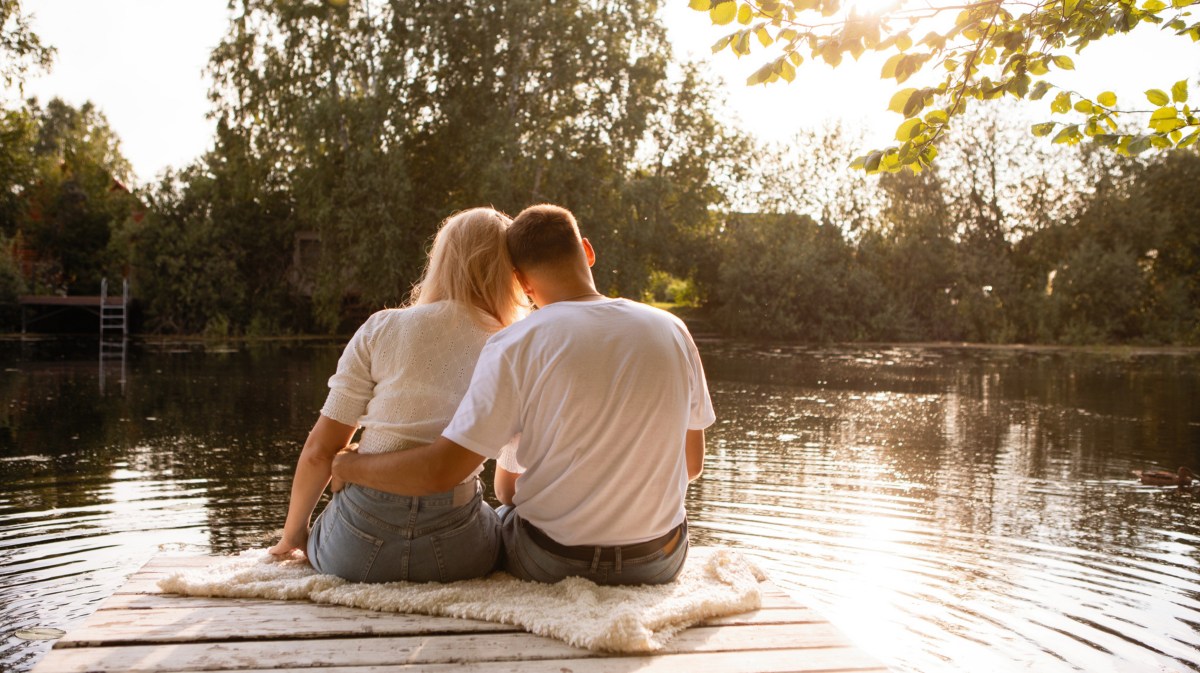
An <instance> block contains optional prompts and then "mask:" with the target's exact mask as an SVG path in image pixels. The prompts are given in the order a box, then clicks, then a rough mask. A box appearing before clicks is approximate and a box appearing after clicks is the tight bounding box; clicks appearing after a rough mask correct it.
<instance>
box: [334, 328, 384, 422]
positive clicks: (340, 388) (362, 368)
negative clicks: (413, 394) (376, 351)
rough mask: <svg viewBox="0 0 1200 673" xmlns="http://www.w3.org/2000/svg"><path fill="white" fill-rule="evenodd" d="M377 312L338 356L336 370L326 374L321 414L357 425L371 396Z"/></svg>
mask: <svg viewBox="0 0 1200 673" xmlns="http://www.w3.org/2000/svg"><path fill="white" fill-rule="evenodd" d="M377 316H379V314H375V315H373V316H371V317H370V318H368V319H367V321H366V322H365V323H363V325H362V326H361V327H359V328H358V331H357V332H355V333H354V336H353V337H351V338H350V342H349V343H348V344H346V349H345V350H344V351H342V356H341V357H340V358H338V366H337V371H336V372H335V373H334V375H333V376H331V377H329V395H328V396H327V397H326V398H325V405H324V406H322V407H321V415H323V416H326V417H327V418H331V419H333V420H335V421H337V422H339V423H345V424H346V425H358V421H359V419H361V418H362V417H363V416H364V415H365V414H366V413H367V405H368V403H370V401H371V398H372V397H373V396H374V395H375V379H374V378H373V377H372V375H371V346H372V343H373V340H374V339H373V337H374V330H375V327H376V326H377V323H378V321H379V318H378V317H377Z"/></svg>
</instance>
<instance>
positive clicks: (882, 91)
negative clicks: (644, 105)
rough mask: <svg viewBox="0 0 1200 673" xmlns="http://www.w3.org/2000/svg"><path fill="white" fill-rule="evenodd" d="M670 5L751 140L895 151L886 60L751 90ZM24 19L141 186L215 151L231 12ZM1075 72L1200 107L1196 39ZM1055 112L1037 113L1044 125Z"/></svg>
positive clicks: (1151, 35)
mask: <svg viewBox="0 0 1200 673" xmlns="http://www.w3.org/2000/svg"><path fill="white" fill-rule="evenodd" d="M662 4H663V5H664V9H663V16H664V19H665V21H666V23H667V26H668V30H669V34H670V38H671V41H672V43H673V44H674V46H675V49H676V54H677V56H678V57H680V58H690V59H693V60H699V61H703V62H707V63H708V64H710V67H711V68H712V70H713V71H714V72H715V73H716V74H717V75H720V76H722V77H724V79H725V80H726V87H727V90H728V95H727V96H724V98H725V100H726V101H727V102H728V105H729V108H730V110H731V112H732V113H733V114H734V115H735V116H736V118H737V119H738V120H740V123H741V124H742V125H743V126H744V127H745V128H747V129H749V130H751V131H753V132H754V133H756V134H757V135H759V136H760V137H762V138H765V139H776V140H780V139H785V138H787V137H789V136H791V135H792V134H794V133H795V132H796V131H798V130H800V129H802V128H805V127H813V126H818V125H820V124H821V123H823V122H824V121H826V120H831V119H843V120H844V121H845V122H846V123H847V124H848V125H850V126H861V127H863V128H864V129H865V130H866V131H867V134H868V142H870V143H872V144H883V143H888V142H890V139H891V135H892V133H893V131H894V130H895V127H896V125H897V124H898V123H899V122H900V121H901V120H900V118H899V115H896V114H894V113H890V112H887V111H886V108H887V103H888V99H889V98H890V97H891V94H892V92H894V90H895V83H894V82H890V81H889V82H881V81H880V80H879V71H880V67H881V65H882V60H883V59H881V58H877V57H876V56H875V55H874V54H868V55H864V56H863V59H862V61H861V62H859V63H854V62H852V61H847V62H845V63H843V64H842V65H841V66H839V67H838V68H837V70H834V69H832V68H830V67H828V66H826V65H825V64H823V63H808V62H806V63H805V64H804V65H803V66H802V67H801V68H800V69H799V71H798V73H797V78H796V81H795V82H793V83H791V84H784V83H777V84H772V85H766V86H762V85H760V86H756V87H750V88H748V87H746V86H745V81H746V77H747V76H748V75H749V74H750V73H751V72H753V71H754V70H756V69H757V68H758V66H759V65H761V63H762V62H763V61H762V60H761V57H759V56H757V55H756V54H757V52H756V53H755V54H752V55H751V56H749V57H745V58H742V59H737V58H735V57H734V56H733V54H732V52H729V51H724V52H722V53H721V54H719V55H716V56H714V55H712V53H711V51H710V50H709V47H710V45H711V44H712V43H713V42H715V41H716V40H717V39H718V38H719V37H721V36H723V35H725V34H726V33H727V32H729V29H730V28H731V27H730V26H725V27H722V26H713V25H712V24H711V22H710V21H709V19H708V16H707V14H704V13H700V12H695V11H692V10H690V9H688V8H687V2H686V0H665V1H664V2H663V3H662ZM22 7H23V9H24V10H25V11H26V12H28V13H32V14H33V15H34V21H33V25H34V30H35V31H36V32H37V33H38V34H39V35H41V37H42V39H43V40H45V41H46V42H48V43H49V44H51V45H53V46H55V47H56V48H57V49H58V57H57V59H56V61H55V64H54V67H53V69H52V70H51V72H50V74H48V75H45V76H42V77H35V78H32V79H31V80H30V81H29V82H27V84H26V95H36V96H38V97H39V98H40V99H42V100H43V101H45V100H49V99H50V98H51V97H54V96H58V97H60V98H63V99H64V100H66V101H67V102H69V103H72V104H74V105H78V104H80V103H83V102H84V101H85V100H91V101H92V102H94V103H96V104H97V105H98V106H99V107H100V109H101V110H103V111H104V113H105V115H106V116H107V118H108V121H109V123H110V124H111V125H112V127H113V128H114V129H115V130H116V132H117V134H118V136H119V137H120V138H121V141H122V150H123V152H124V154H125V156H126V157H128V158H129V160H130V162H131V163H132V164H133V168H134V172H135V173H136V174H137V177H138V180H139V182H142V183H144V182H147V181H150V180H153V179H154V177H155V176H156V175H157V174H158V173H159V172H161V171H162V170H163V169H164V168H166V167H168V166H171V167H176V168H178V167H181V166H183V165H185V164H187V163H189V162H190V161H192V160H193V159H195V158H196V157H198V156H199V155H201V154H202V153H203V152H204V151H205V150H207V149H208V148H210V147H211V145H212V136H213V124H212V122H210V121H209V120H208V119H207V118H206V114H207V112H208V111H209V109H210V104H209V101H208V98H207V93H208V88H209V83H208V80H207V78H206V77H205V76H204V74H203V69H204V67H205V65H206V63H207V62H208V56H209V53H210V52H211V50H212V48H213V47H214V46H216V44H217V43H218V41H219V40H220V39H221V37H222V35H223V34H224V32H225V28H226V16H227V11H228V10H227V1H226V0H169V1H167V0H103V1H102V2H101V1H98V0H25V1H24V2H23V3H22ZM1075 61H1076V65H1077V70H1076V72H1075V73H1074V74H1073V76H1071V77H1070V78H1069V79H1068V78H1067V77H1065V76H1064V75H1060V74H1058V73H1056V74H1055V75H1054V77H1052V78H1051V81H1053V82H1054V83H1056V84H1061V85H1065V86H1069V87H1071V88H1075V89H1077V90H1079V91H1081V92H1088V93H1091V94H1093V95H1094V94H1097V93H1099V92H1100V91H1103V90H1106V89H1108V90H1114V91H1116V92H1117V94H1118V95H1119V96H1120V97H1121V98H1122V99H1123V100H1131V101H1132V100H1137V101H1139V102H1140V101H1142V100H1144V99H1143V98H1142V94H1141V92H1142V91H1144V90H1145V89H1147V88H1150V87H1157V88H1169V87H1170V85H1171V84H1173V83H1174V82H1175V81H1177V80H1180V79H1184V78H1188V79H1191V80H1192V82H1193V85H1192V92H1193V98H1194V99H1196V100H1200V85H1197V84H1196V79H1197V77H1198V76H1200V45H1194V44H1192V43H1191V42H1190V41H1189V40H1187V39H1186V38H1176V37H1172V38H1170V39H1165V38H1164V36H1163V33H1161V32H1159V31H1157V30H1154V29H1150V30H1143V31H1138V33H1137V34H1135V35H1133V36H1130V37H1124V36H1123V37H1119V38H1112V39H1108V40H1104V41H1102V42H1100V43H1097V44H1095V45H1093V46H1091V47H1089V48H1088V49H1087V50H1086V51H1085V52H1084V53H1083V54H1082V55H1080V56H1078V57H1075ZM1142 69H1157V70H1158V72H1157V73H1155V74H1154V75H1153V77H1152V79H1147V78H1146V77H1145V76H1140V75H1138V74H1137V73H1138V71H1139V70H1142ZM1066 75H1072V74H1071V73H1066ZM10 98H11V96H10ZM1047 105H1048V101H1043V102H1042V103H1040V104H1039V103H1034V104H1031V105H1029V106H1027V108H1028V109H1030V111H1031V115H1033V116H1035V117H1037V118H1039V119H1041V120H1045V119H1049V112H1048V108H1047V107H1046V106H1047Z"/></svg>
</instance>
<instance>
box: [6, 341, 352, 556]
mask: <svg viewBox="0 0 1200 673" xmlns="http://www.w3.org/2000/svg"><path fill="white" fill-rule="evenodd" d="M339 347H340V344H335V343H332V342H322V343H311V344H300V345H295V344H292V345H284V344H278V345H270V346H260V347H256V348H249V349H243V350H240V351H232V350H230V351H228V352H205V351H204V350H203V349H202V348H200V347H179V348H177V349H176V350H174V351H171V350H166V349H163V350H160V351H158V352H147V351H142V352H137V350H136V349H135V352H136V353H137V355H135V356H134V358H133V362H132V363H131V365H130V367H129V370H128V383H127V385H126V387H125V389H124V391H123V392H121V391H119V390H116V389H113V390H110V392H109V393H108V394H103V395H102V394H101V393H100V391H99V387H98V375H99V368H98V367H99V364H98V362H97V361H95V360H92V361H58V362H21V361H18V362H15V363H12V364H8V365H6V366H7V368H8V369H16V370H17V371H7V372H4V373H3V374H2V376H0V389H2V390H3V391H4V392H5V394H6V397H7V398H8V399H9V400H10V402H9V405H8V406H7V407H5V408H4V409H3V410H0V429H2V430H0V458H4V459H8V460H6V461H5V462H4V463H3V464H0V470H4V471H5V472H7V473H9V474H10V475H11V476H12V479H10V480H9V483H10V484H13V485H14V487H16V488H15V489H14V490H15V492H14V494H13V495H12V496H11V497H10V498H9V506H10V507H13V508H15V509H17V510H18V511H48V510H51V509H55V508H69V507H87V506H90V505H93V504H95V503H96V501H97V498H103V497H104V495H103V490H104V488H105V486H106V485H107V484H108V482H109V480H110V477H111V475H112V474H113V471H114V470H116V469H121V470H126V471H130V472H133V473H136V476H135V477H133V478H135V479H140V480H145V481H155V482H159V485H158V486H157V487H156V488H158V489H160V490H158V491H156V492H155V493H156V495H154V496H153V497H162V498H164V499H166V498H170V497H171V496H170V493H169V491H170V487H169V486H167V485H166V484H170V483H178V484H180V486H179V488H181V489H187V488H190V486H188V485H189V484H192V485H194V484H202V485H203V488H204V490H205V491H206V495H207V499H206V501H205V503H204V507H205V510H206V516H207V517H208V519H209V528H210V530H211V538H212V544H213V546H214V548H219V549H225V550H228V549H231V548H233V547H234V546H236V542H237V541H239V540H244V539H246V535H247V532H248V531H249V532H250V533H253V532H254V531H257V530H262V529H264V528H272V527H274V519H275V518H279V519H280V521H282V512H283V509H284V508H285V507H286V502H287V497H288V483H287V481H288V480H287V477H290V475H291V471H292V469H293V468H294V466H295V460H296V457H297V456H298V455H299V451H300V447H301V445H302V444H303V441H304V438H305V436H306V435H307V432H308V430H309V428H311V427H312V423H313V422H314V421H315V420H316V417H317V413H318V411H319V409H320V406H321V403H322V402H323V400H324V396H325V392H326V387H325V381H326V379H327V378H328V376H329V375H330V374H332V373H333V370H334V367H335V365H336V359H337V356H338V352H339ZM14 359H17V358H14ZM285 475H286V476H285ZM275 510H278V517H276V516H275V515H276V514H277V512H276V511H275ZM264 532H265V531H264ZM164 541H166V540H164Z"/></svg>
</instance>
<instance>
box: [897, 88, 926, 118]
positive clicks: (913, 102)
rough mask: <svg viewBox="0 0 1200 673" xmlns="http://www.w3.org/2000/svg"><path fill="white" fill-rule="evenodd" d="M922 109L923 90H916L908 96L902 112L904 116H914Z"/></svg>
mask: <svg viewBox="0 0 1200 673" xmlns="http://www.w3.org/2000/svg"><path fill="white" fill-rule="evenodd" d="M924 109H925V92H923V91H916V92H913V95H911V96H909V98H908V102H907V103H905V104H904V112H903V113H902V114H903V115H904V116H905V117H915V116H917V115H919V114H921V110H924Z"/></svg>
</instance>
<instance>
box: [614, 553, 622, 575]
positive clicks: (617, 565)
mask: <svg viewBox="0 0 1200 673" xmlns="http://www.w3.org/2000/svg"><path fill="white" fill-rule="evenodd" d="M613 553H614V554H615V555H616V557H617V558H616V562H617V563H616V568H614V570H615V572H616V574H618V575H620V574H621V548H620V547H617V548H616V549H614V550H613Z"/></svg>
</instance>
